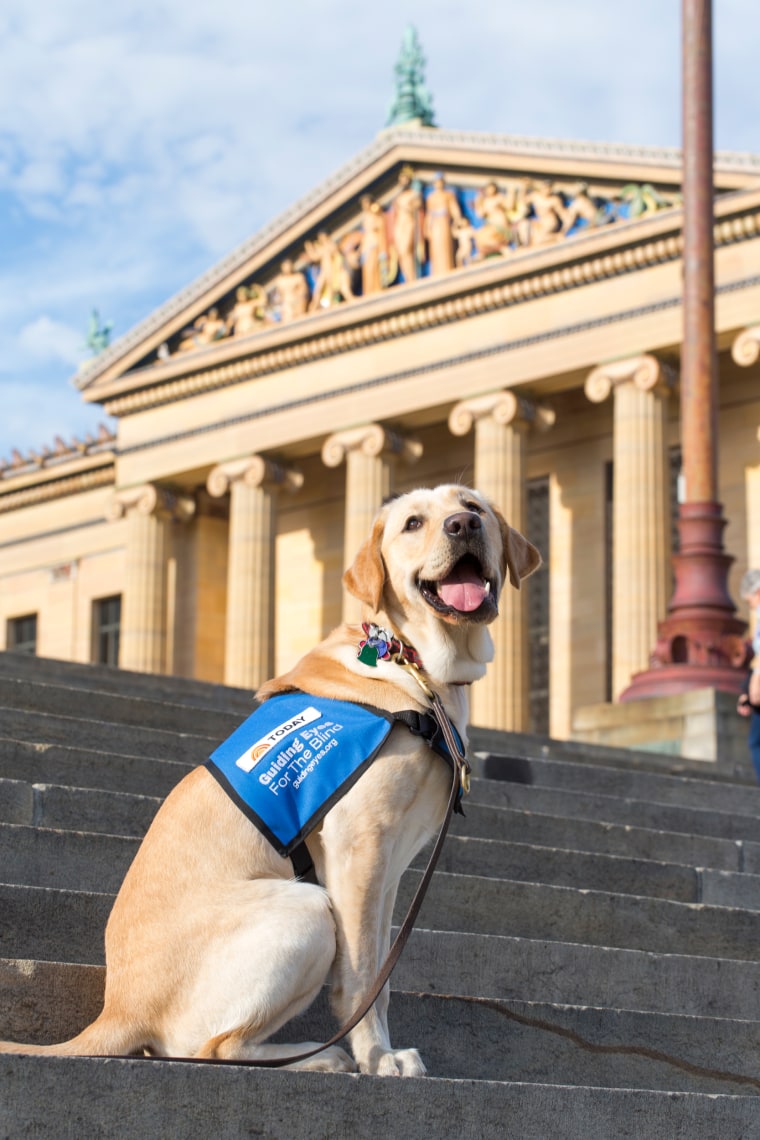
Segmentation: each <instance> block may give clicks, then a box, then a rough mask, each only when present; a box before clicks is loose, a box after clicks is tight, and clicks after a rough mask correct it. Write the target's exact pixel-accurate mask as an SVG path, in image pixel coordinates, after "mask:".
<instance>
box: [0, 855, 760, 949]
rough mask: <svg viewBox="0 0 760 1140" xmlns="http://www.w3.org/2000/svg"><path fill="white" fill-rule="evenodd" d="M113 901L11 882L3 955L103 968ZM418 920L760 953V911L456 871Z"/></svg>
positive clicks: (550, 937)
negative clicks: (58, 958) (56, 955)
mask: <svg viewBox="0 0 760 1140" xmlns="http://www.w3.org/2000/svg"><path fill="white" fill-rule="evenodd" d="M419 878H420V872H419V871H408V872H406V873H405V875H404V876H403V877H402V881H401V886H400V889H399V898H398V901H397V904H396V909H395V917H396V920H397V921H401V918H402V917H403V915H404V914H405V913H406V910H407V909H408V906H409V902H410V900H411V896H412V893H413V891H414V889H415V888H416V886H417V883H418V881H419ZM112 904H113V894H112V893H106V892H104V891H98V892H94V891H93V892H88V891H81V890H78V891H72V890H68V889H57V888H45V887H30V886H23V885H14V884H2V885H0V911H1V912H2V913H3V927H2V930H1V931H0V953H2V954H3V955H4V956H5V957H22V958H50V957H51V955H53V952H54V949H53V948H54V947H56V946H57V947H58V948H59V951H58V952H59V954H63V956H64V957H65V958H66V960H71V961H75V962H84V963H91V964H93V965H99V964H101V963H102V961H103V931H104V929H105V924H106V920H107V918H108V914H109V913H110V910H111V906H112ZM74 919H75V921H76V930H75V931H74V930H72V922H73V921H74ZM418 921H419V924H420V926H422V927H426V928H429V929H431V930H436V931H449V932H470V933H475V934H484V935H499V936H510V937H519V938H525V939H531V940H533V941H541V940H543V941H557V942H563V943H577V944H581V945H588V946H600V947H610V948H618V949H636V950H646V951H650V952H653V953H657V954H689V955H692V956H700V957H707V958H724V959H732V960H737V961H748V962H754V961H756V960H757V959H758V955H760V950H758V947H760V913H758V912H757V911H748V910H744V909H738V908H730V907H717V906H709V905H707V904H693V903H678V902H671V901H669V900H665V899H648V898H641V897H639V896H637V895H617V894H613V893H609V892H604V891H588V890H578V889H577V888H570V887H555V886H551V885H547V884H541V883H521V882H514V881H512V880H508V879H494V878H490V879H489V878H485V877H476V876H466V875H453V874H449V873H446V872H441V873H439V874H437V875H436V876H435V878H434V879H433V882H432V883H431V885H430V888H429V890H428V893H427V896H426V898H425V901H424V903H423V906H422V911H421V913H420V917H419V920H418ZM64 948H65V954H64Z"/></svg>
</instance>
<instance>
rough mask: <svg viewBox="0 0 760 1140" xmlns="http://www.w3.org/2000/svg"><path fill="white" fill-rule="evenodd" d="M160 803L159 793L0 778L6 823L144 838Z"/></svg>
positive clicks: (0, 805) (1, 818)
mask: <svg viewBox="0 0 760 1140" xmlns="http://www.w3.org/2000/svg"><path fill="white" fill-rule="evenodd" d="M161 803H162V800H161V799H160V798H158V797H157V796H135V795H131V794H127V793H125V792H109V791H102V790H100V789H98V788H69V787H65V786H62V785H60V784H27V783H26V782H25V781H23V780H0V821H2V822H4V823H21V824H25V825H26V826H36V827H50V828H56V829H59V830H60V829H64V830H74V831H92V832H95V833H99V832H104V833H106V834H108V835H131V836H137V837H142V836H143V835H144V834H145V832H146V831H147V830H148V827H149V826H150V823H151V821H152V819H153V816H154V815H155V814H156V812H157V811H158V809H159V807H160V806H161Z"/></svg>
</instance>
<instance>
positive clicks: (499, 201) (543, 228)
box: [158, 166, 681, 360]
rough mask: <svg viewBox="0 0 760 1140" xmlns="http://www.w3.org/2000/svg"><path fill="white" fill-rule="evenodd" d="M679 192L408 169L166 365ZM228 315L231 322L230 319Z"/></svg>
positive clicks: (202, 319)
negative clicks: (456, 180)
mask: <svg viewBox="0 0 760 1140" xmlns="http://www.w3.org/2000/svg"><path fill="white" fill-rule="evenodd" d="M680 200H681V196H680V195H679V194H678V193H676V192H673V191H662V190H658V189H657V188H656V187H654V186H653V185H651V184H637V183H628V184H626V185H624V186H621V187H620V188H619V189H615V190H612V191H607V190H605V191H601V190H599V189H597V188H593V187H591V186H590V185H589V183H588V182H585V181H577V182H566V181H565V182H559V181H555V180H552V179H550V178H530V177H525V176H522V177H517V178H512V179H508V178H507V179H503V180H501V182H497V181H496V180H495V179H489V180H488V181H487V182H485V183H482V184H481V185H479V186H468V185H459V186H456V185H451V184H450V183H449V182H448V181H447V178H446V175H445V174H444V173H443V172H437V173H435V174H433V175H431V176H429V177H428V179H427V180H426V181H423V180H422V179H421V178H419V177H418V176H417V175H415V172H414V170H413V169H412V168H411V167H410V166H404V167H403V168H402V169H401V171H400V173H399V175H398V180H397V184H396V188H395V191H394V192H393V193H392V194H390V195H389V197H388V198H387V200H386V201H385V202H381V201H379V200H378V199H376V198H374V197H373V196H372V195H371V194H369V193H365V194H363V195H362V196H361V198H360V199H359V202H358V203H357V207H358V209H357V217H356V223H355V225H354V226H352V227H351V228H350V229H348V230H346V229H343V230H342V231H341V232H340V233H331V232H330V231H329V229H327V228H325V229H322V230H320V231H319V232H318V233H317V234H316V236H315V237H313V238H306V239H305V240H304V243H303V247H302V250H301V252H300V254H297V255H295V256H294V257H291V258H286V259H285V260H283V261H282V262H281V264H280V267H279V272H278V273H277V274H276V275H274V276H273V277H272V278H271V279H270V280H268V281H261V282H255V281H249V282H247V283H243V284H240V285H238V286H237V288H236V290H235V293H234V295H231V296H230V297H229V298H227V299H226V300H221V301H220V302H219V303H218V305H217V306H215V307H213V308H211V309H209V310H208V312H207V313H204V314H202V315H200V316H198V317H196V319H195V320H194V321H193V324H192V325H191V326H190V327H189V328H186V329H185V330H184V331H183V332H182V333H180V334H179V335H178V337H177V338H176V339H175V340H174V342H173V343H169V342H167V343H166V344H164V345H162V346H161V348H160V349H159V352H158V356H159V359H162V360H165V359H167V357H169V356H172V355H175V354H179V353H186V352H192V351H195V350H197V349H199V348H203V347H207V346H208V345H211V344H213V343H215V342H216V341H219V340H223V339H226V338H230V337H233V338H234V337H243V336H250V335H251V334H254V333H257V332H259V331H261V330H262V329H266V328H272V327H276V326H277V325H283V324H289V323H290V322H292V321H295V320H298V319H300V318H302V317H305V316H308V315H309V314H310V313H314V312H318V311H320V310H323V309H329V308H333V307H334V306H336V305H343V304H349V303H351V302H353V301H355V300H356V299H357V298H360V297H367V296H372V295H373V294H377V293H380V292H382V291H383V290H385V289H388V288H395V287H399V286H403V285H405V284H409V283H412V282H414V281H417V280H419V279H420V278H423V277H438V276H443V275H445V274H448V273H452V272H456V271H458V270H461V269H464V268H466V267H467V266H470V265H474V264H477V263H478V262H483V261H485V260H487V259H489V258H494V257H508V256H510V255H511V254H513V253H515V252H517V251H519V250H528V249H535V248H539V247H543V246H547V245H550V244H552V243H556V242H559V241H562V240H563V239H565V238H568V237H572V236H574V235H576V234H578V233H581V232H583V231H584V230H588V229H595V228H598V227H601V226H608V225H612V224H614V223H616V222H620V221H625V220H631V219H634V218H639V217H642V216H644V215H647V214H652V213H655V212H657V211H659V210H662V209H665V208H667V207H670V206H675V205H678V204H679V203H680ZM222 314H224V315H222Z"/></svg>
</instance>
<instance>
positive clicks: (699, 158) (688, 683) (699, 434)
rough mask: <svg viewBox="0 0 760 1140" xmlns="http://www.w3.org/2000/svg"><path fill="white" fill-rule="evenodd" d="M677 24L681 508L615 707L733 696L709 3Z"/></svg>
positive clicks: (741, 626) (739, 665) (737, 627)
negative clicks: (648, 621)
mask: <svg viewBox="0 0 760 1140" xmlns="http://www.w3.org/2000/svg"><path fill="white" fill-rule="evenodd" d="M682 18H683V47H682V51H683V345H682V349H681V450H682V456H683V473H684V483H685V495H684V501H683V502H682V503H681V504H680V511H679V519H678V531H679V535H680V550H679V552H678V554H676V555H674V557H673V566H674V571H675V578H676V585H675V591H674V593H673V597H672V599H671V602H670V606H669V607H668V616H667V617H666V618H665V620H664V621H663V622H661V623H660V626H659V630H658V640H657V645H656V646H655V649H654V652H653V654H652V659H651V665H650V668H649V669H647V670H646V671H645V672H643V673H637V674H636V676H635V677H634V678H633V680H632V682H631V684H630V686H629V687H628V688H627V689H626V690H625V692H624V693H623V694H622V695H621V698H620V699H621V700H623V701H630V700H636V699H638V698H640V697H654V696H668V695H670V694H672V693H683V692H686V691H687V690H689V689H697V688H714V689H726V690H729V691H731V692H738V691H739V689H740V688H741V684H742V681H743V676H744V675H743V671H742V670H743V666H744V662H745V655H746V645H745V642H744V637H743V634H744V630H745V628H746V625H745V623H744V622H743V621H740V620H739V619H738V618H737V617H735V612H736V607H735V606H734V604H733V602H732V601H731V597H730V595H729V593H728V585H727V576H728V570H729V567H730V565H731V563H732V562H733V558H732V557H731V556H730V555H729V554H726V553H725V551H724V549H723V538H722V536H723V528H724V527H725V525H726V520H725V519H724V518H723V508H722V505H721V503H719V502H718V462H717V449H718V361H717V352H716V347H715V280H714V264H713V263H714V244H713V124H712V108H713V94H712V0H682Z"/></svg>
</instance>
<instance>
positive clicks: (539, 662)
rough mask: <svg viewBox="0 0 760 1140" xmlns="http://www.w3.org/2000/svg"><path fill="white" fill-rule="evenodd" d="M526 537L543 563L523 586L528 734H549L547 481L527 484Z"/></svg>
mask: <svg viewBox="0 0 760 1140" xmlns="http://www.w3.org/2000/svg"><path fill="white" fill-rule="evenodd" d="M527 491H528V504H527V510H528V516H527V527H526V530H527V535H526V537H527V538H529V539H530V541H531V542H532V543H533V544H534V546H537V547H538V549H539V550H540V552H541V557H542V558H543V562H542V564H541V566H540V568H539V569H538V570H536V572H535V574H531V576H530V578H528V579H527V581H526V583H525V588H526V589H527V595H528V596H527V607H528V659H529V662H530V666H529V697H528V700H529V724H528V727H529V731H530V732H534V733H538V734H540V735H542V736H548V735H549V480H548V478H542V479H531V480H530V481H529V482H528V487H527Z"/></svg>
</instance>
